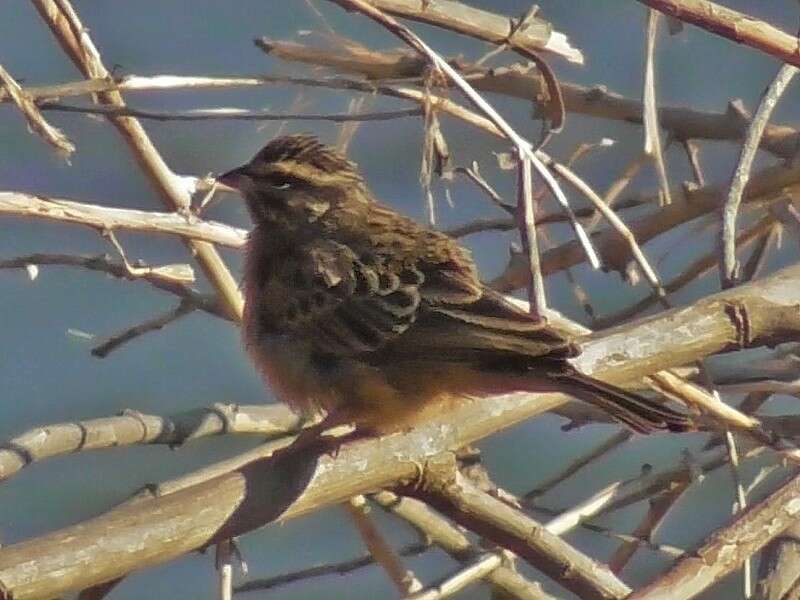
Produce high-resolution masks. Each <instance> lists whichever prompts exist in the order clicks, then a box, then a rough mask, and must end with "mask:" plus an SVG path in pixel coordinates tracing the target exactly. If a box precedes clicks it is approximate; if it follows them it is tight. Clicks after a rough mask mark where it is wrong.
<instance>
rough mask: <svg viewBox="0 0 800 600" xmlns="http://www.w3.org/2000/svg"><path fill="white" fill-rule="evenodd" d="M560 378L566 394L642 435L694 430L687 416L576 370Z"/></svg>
mask: <svg viewBox="0 0 800 600" xmlns="http://www.w3.org/2000/svg"><path fill="white" fill-rule="evenodd" d="M559 379H560V380H561V382H562V383H563V384H564V391H566V392H567V393H570V394H572V395H574V396H576V397H577V398H578V399H580V400H583V401H584V402H588V403H589V404H593V405H594V406H596V407H597V408H599V409H601V410H603V411H605V412H607V413H608V414H609V415H611V416H612V417H614V418H615V419H617V420H618V421H621V422H622V423H624V424H625V425H627V426H628V427H630V428H631V429H633V430H634V431H637V432H639V433H653V432H656V431H664V430H668V431H676V432H680V431H692V430H694V429H695V426H694V423H693V422H692V420H691V418H690V417H689V416H688V415H686V414H683V413H680V412H678V411H675V410H672V409H671V408H668V407H666V406H664V405H663V404H660V403H658V402H656V401H654V400H650V399H648V398H645V397H644V396H640V395H639V394H635V393H633V392H629V391H627V390H623V389H622V388H618V387H617V386H615V385H611V384H610V383H605V382H603V381H599V380H597V379H593V378H592V377H589V376H587V375H583V374H582V373H578V372H575V371H573V372H570V373H567V374H564V375H562V376H561V377H560V378H559Z"/></svg>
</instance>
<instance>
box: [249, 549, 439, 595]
mask: <svg viewBox="0 0 800 600" xmlns="http://www.w3.org/2000/svg"><path fill="white" fill-rule="evenodd" d="M427 550H430V544H426V543H419V542H416V543H413V544H408V545H407V546H403V547H402V548H400V549H399V550H398V551H397V553H398V554H399V555H400V556H403V557H412V556H417V555H419V554H422V553H424V552H426V551H427ZM374 564H375V558H374V557H373V556H372V555H371V554H369V553H367V554H364V555H362V556H359V557H357V558H353V559H350V560H346V561H342V562H337V563H331V564H326V565H318V566H314V567H308V568H307V569H302V570H300V571H293V572H290V573H282V574H280V575H274V576H272V577H265V578H261V579H252V580H250V581H247V582H245V583H242V584H241V585H237V586H236V587H235V588H234V592H235V593H237V594H243V593H245V592H256V591H262V592H263V591H267V590H273V589H275V588H278V587H282V586H285V585H289V584H292V583H296V582H298V581H307V580H309V579H313V578H316V577H326V576H328V575H347V574H348V573H352V572H353V571H356V570H358V569H363V568H364V567H369V566H372V565H374Z"/></svg>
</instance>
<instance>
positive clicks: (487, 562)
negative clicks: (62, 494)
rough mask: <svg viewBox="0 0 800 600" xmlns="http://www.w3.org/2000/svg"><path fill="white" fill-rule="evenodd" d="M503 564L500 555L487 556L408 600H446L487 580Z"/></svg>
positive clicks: (409, 597)
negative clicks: (478, 582) (470, 586)
mask: <svg viewBox="0 0 800 600" xmlns="http://www.w3.org/2000/svg"><path fill="white" fill-rule="evenodd" d="M502 562H503V559H502V558H500V556H499V555H498V554H487V555H486V556H483V557H481V558H478V559H477V560H475V562H473V563H472V564H470V565H468V566H467V567H464V568H462V569H459V570H458V571H456V572H455V574H453V575H451V576H450V577H447V578H446V579H444V580H443V581H442V582H440V583H437V584H436V585H435V586H433V587H430V588H428V589H425V590H422V591H420V592H417V593H416V594H412V595H410V596H408V597H407V598H406V600H444V599H445V598H450V597H452V596H455V595H456V594H457V593H458V592H460V591H461V590H463V589H465V588H467V587H468V586H469V585H471V584H473V583H475V582H477V581H480V580H481V579H484V578H486V577H487V576H488V575H489V574H490V573H491V572H492V571H494V570H495V569H497V567H499V566H500V565H501V564H502Z"/></svg>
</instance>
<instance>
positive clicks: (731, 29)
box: [639, 0, 800, 67]
mask: <svg viewBox="0 0 800 600" xmlns="http://www.w3.org/2000/svg"><path fill="white" fill-rule="evenodd" d="M639 2H641V3H642V4H646V5H647V6H649V7H650V8H654V9H656V10H658V11H661V12H663V13H664V14H666V15H669V16H671V17H674V18H675V19H679V20H681V21H685V22H687V23H691V24H692V25H697V26H698V27H702V28H703V29H705V30H706V31H710V32H711V33H716V34H717V35H720V36H722V37H725V38H728V39H729V40H732V41H734V42H736V43H738V44H744V45H746V46H750V47H751V48H755V49H757V50H761V51H762V52H766V53H767V54H770V55H772V56H774V57H775V58H777V59H779V60H782V61H784V62H787V63H790V64H793V65H795V66H796V67H800V47H799V46H798V43H797V38H796V37H795V36H793V35H790V34H788V33H786V32H785V31H781V30H780V29H778V28H777V27H773V26H772V25H770V24H769V23H765V22H764V21H759V20H758V19H755V18H753V17H751V16H749V15H746V14H744V13H740V12H736V11H735V10H732V9H730V8H727V7H725V6H721V5H719V4H715V3H713V2H709V1H708V0H639Z"/></svg>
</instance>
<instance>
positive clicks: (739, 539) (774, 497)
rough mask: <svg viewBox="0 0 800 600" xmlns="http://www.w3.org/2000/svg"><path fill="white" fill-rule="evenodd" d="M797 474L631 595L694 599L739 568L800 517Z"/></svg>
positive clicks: (637, 598) (633, 598) (635, 597)
mask: <svg viewBox="0 0 800 600" xmlns="http://www.w3.org/2000/svg"><path fill="white" fill-rule="evenodd" d="M799 497H800V475H795V476H794V477H791V478H789V479H788V480H787V481H785V482H784V483H783V485H782V486H781V487H780V488H778V489H777V490H776V491H775V492H773V493H772V494H770V495H769V496H768V497H767V498H765V499H764V500H762V501H761V502H759V503H758V504H756V505H754V506H753V507H752V508H751V509H750V510H748V511H746V512H745V513H743V514H742V515H741V516H739V517H738V518H736V519H735V520H733V522H731V523H730V524H729V525H727V526H726V527H723V528H722V529H720V530H718V531H716V532H715V533H714V534H712V535H711V536H710V537H709V538H708V539H707V540H706V541H705V542H704V543H703V545H702V546H701V547H700V548H698V549H697V550H695V551H694V552H692V553H691V554H690V555H688V556H685V557H684V558H682V559H680V560H678V562H677V563H676V564H675V565H674V566H673V567H672V568H671V569H670V570H669V571H667V572H666V573H664V574H663V575H661V576H660V577H659V578H658V579H656V580H655V581H654V582H652V583H650V584H649V585H646V586H644V587H643V588H640V589H638V590H636V591H634V592H633V594H631V595H630V596H629V598H630V600H640V599H643V598H648V599H652V598H661V597H663V598H672V599H674V600H681V599H684V598H686V599H688V598H693V597H694V596H696V595H697V594H699V593H700V592H702V591H703V590H705V589H706V588H708V587H709V586H710V585H712V584H714V583H715V582H717V581H719V580H720V579H722V578H723V577H724V576H725V575H727V574H728V573H730V572H732V571H733V570H735V569H738V568H739V567H740V566H741V565H742V563H743V562H744V561H745V560H746V559H747V558H748V557H750V556H752V555H753V554H754V553H756V552H758V551H759V550H760V549H761V548H762V547H763V546H765V545H766V544H767V542H769V541H770V540H772V539H773V538H775V537H776V536H778V535H780V534H781V533H782V532H783V531H784V530H786V529H787V528H788V527H789V526H790V525H792V524H794V523H795V522H796V520H797V518H798V516H800V500H798V498H799Z"/></svg>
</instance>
